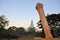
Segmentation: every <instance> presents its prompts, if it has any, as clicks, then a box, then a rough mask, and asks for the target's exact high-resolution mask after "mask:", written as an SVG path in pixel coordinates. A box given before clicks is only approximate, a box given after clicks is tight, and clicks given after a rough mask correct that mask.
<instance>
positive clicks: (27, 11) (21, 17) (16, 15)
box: [0, 0, 60, 28]
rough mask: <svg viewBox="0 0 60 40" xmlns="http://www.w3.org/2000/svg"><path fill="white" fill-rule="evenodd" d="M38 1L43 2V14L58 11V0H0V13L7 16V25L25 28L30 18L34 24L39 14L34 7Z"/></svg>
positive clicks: (59, 9) (59, 6) (59, 0)
mask: <svg viewBox="0 0 60 40" xmlns="http://www.w3.org/2000/svg"><path fill="white" fill-rule="evenodd" d="M38 2H39V3H42V4H43V7H44V12H45V15H47V14H53V13H56V14H57V13H60V0H0V15H5V16H6V17H7V19H8V20H9V26H16V27H22V26H23V27H24V28H27V27H28V26H29V25H30V22H31V20H33V22H34V25H35V26H36V23H37V22H38V20H39V15H38V12H37V10H36V8H35V7H36V3H38ZM9 26H8V27H9ZM8 27H6V28H8Z"/></svg>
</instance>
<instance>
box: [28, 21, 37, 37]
mask: <svg viewBox="0 0 60 40" xmlns="http://www.w3.org/2000/svg"><path fill="white" fill-rule="evenodd" d="M35 32H36V28H35V27H34V24H33V20H31V24H30V26H29V27H28V33H29V35H30V36H33V35H35Z"/></svg>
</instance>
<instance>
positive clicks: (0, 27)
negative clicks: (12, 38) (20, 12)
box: [0, 15, 9, 37]
mask: <svg viewBox="0 0 60 40" xmlns="http://www.w3.org/2000/svg"><path fill="white" fill-rule="evenodd" d="M8 23H9V21H8V20H7V18H6V17H5V16H4V15H1V16H0V37H7V36H8V35H7V34H8V33H7V30H6V29H4V27H6V26H8Z"/></svg>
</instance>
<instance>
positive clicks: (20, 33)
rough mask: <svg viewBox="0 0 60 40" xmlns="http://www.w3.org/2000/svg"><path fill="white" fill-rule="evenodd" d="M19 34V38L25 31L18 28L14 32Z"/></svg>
mask: <svg viewBox="0 0 60 40" xmlns="http://www.w3.org/2000/svg"><path fill="white" fill-rule="evenodd" d="M16 31H17V32H18V33H19V36H20V37H21V36H24V35H25V29H24V28H23V27H19V28H17V30H16Z"/></svg>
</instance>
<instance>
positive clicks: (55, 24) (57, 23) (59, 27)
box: [0, 13, 60, 38]
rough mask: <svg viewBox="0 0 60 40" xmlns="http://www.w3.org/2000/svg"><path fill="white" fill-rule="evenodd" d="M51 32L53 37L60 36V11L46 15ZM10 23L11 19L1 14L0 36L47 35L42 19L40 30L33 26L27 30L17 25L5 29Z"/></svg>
mask: <svg viewBox="0 0 60 40" xmlns="http://www.w3.org/2000/svg"><path fill="white" fill-rule="evenodd" d="M46 18H47V21H48V24H49V26H50V27H49V28H50V31H51V34H52V35H53V37H60V13H59V14H51V15H47V16H46ZM8 25H9V20H7V18H6V17H5V16H4V15H1V16H0V37H2V38H19V37H24V36H33V37H42V38H44V37H45V34H44V30H43V27H42V23H41V20H39V21H38V22H37V27H39V29H42V30H40V31H36V29H35V28H33V27H28V29H27V30H26V29H25V28H23V27H19V28H17V27H15V26H11V27H9V28H8V29H5V27H6V26H8Z"/></svg>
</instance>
